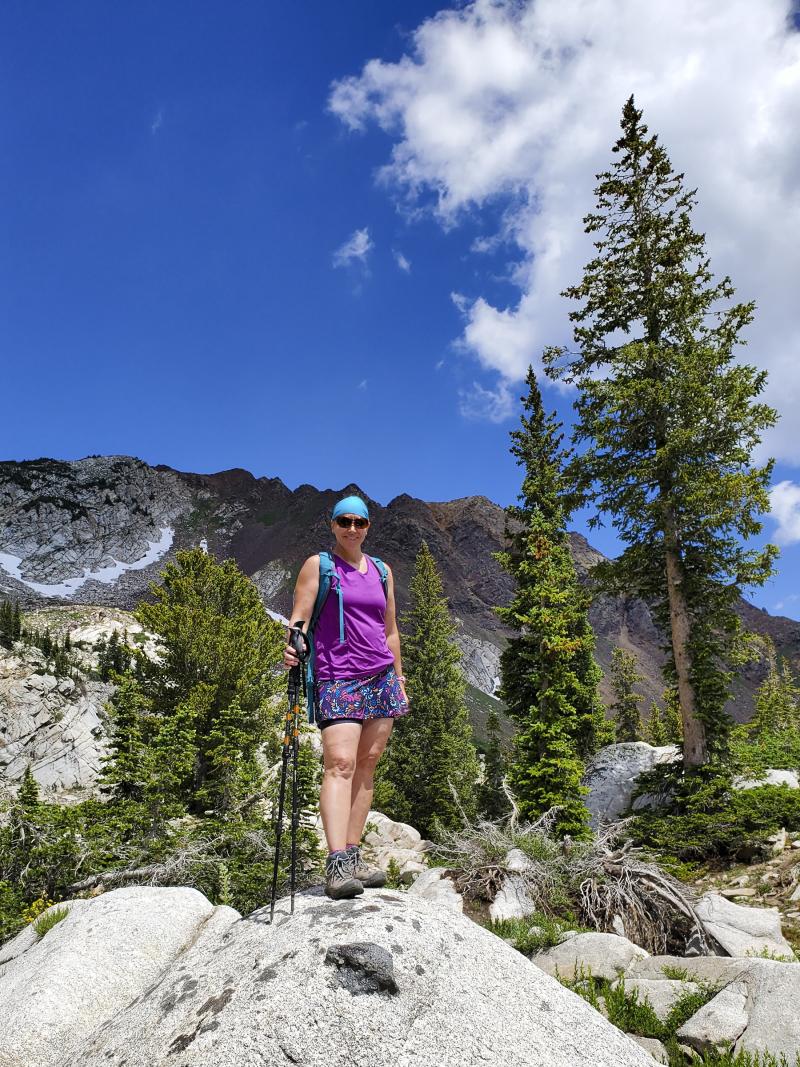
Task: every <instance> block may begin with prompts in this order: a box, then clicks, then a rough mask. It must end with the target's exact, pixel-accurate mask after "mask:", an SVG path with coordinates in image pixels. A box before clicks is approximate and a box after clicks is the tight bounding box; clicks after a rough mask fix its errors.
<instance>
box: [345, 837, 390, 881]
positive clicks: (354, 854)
mask: <svg viewBox="0 0 800 1067" xmlns="http://www.w3.org/2000/svg"><path fill="white" fill-rule="evenodd" d="M347 857H348V859H349V860H350V870H351V871H352V873H353V876H354V877H355V878H357V879H358V880H359V882H361V884H362V885H363V886H364V888H365V889H380V887H381V886H382V885H386V875H385V874H384V873H383V871H380V870H378V868H377V867H369V866H368V865H367V861H366V860H365V859H364V857H363V856H362V855H361V849H360V848H359V847H358V845H348V847H347Z"/></svg>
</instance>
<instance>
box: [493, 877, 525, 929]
mask: <svg viewBox="0 0 800 1067" xmlns="http://www.w3.org/2000/svg"><path fill="white" fill-rule="evenodd" d="M535 911H536V902H535V901H534V900H533V899H532V897H531V895H530V893H529V892H528V887H527V885H526V884H525V880H524V878H522V876H521V875H519V874H507V875H506V876H505V878H504V880H503V884H502V886H501V887H500V889H499V891H498V892H497V894H496V895H495V898H494V900H493V901H492V903H491V905H490V906H489V915H490V916H491V918H492V919H494V920H495V922H504V921H505V920H506V919H524V918H525V917H526V916H528V915H533V914H534V912H535Z"/></svg>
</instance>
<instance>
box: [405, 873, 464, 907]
mask: <svg viewBox="0 0 800 1067" xmlns="http://www.w3.org/2000/svg"><path fill="white" fill-rule="evenodd" d="M408 894H409V896H412V897H420V898H421V899H422V900H426V901H427V902H428V903H429V904H439V905H441V906H442V907H444V908H447V909H448V910H449V911H454V912H455V913H456V914H457V915H461V913H462V912H463V911H464V901H463V900H462V899H461V894H460V893H459V892H458V890H457V889H456V887H455V885H454V884H453V880H452V878H445V876H444V867H431V868H430V870H427V871H424V872H423V873H422V874H421V875H420V876H419V878H417V880H416V881H415V882H414V883H413V884H412V885H411V886H410V887H409V890H408Z"/></svg>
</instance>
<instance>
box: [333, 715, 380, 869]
mask: <svg viewBox="0 0 800 1067" xmlns="http://www.w3.org/2000/svg"><path fill="white" fill-rule="evenodd" d="M393 722H394V720H393V719H368V720H367V721H366V722H365V723H364V725H363V726H362V727H361V738H360V740H359V744H358V751H357V753H356V767H355V772H354V774H353V779H352V787H351V789H352V791H351V800H350V818H349V821H348V823H347V842H348V843H349V844H351V845H357V844H359V842H360V841H361V835H362V833H363V832H364V824H365V823H366V821H367V815H368V814H369V809H370V807H371V806H372V793H373V778H374V776H375V766H376V764H377V762H378V760H379V759H380V758H381V755H382V753H383V750H384V749H385V748H386V742H387V741H388V740H389V734H390V733H391V732H392V723H393ZM327 729H328V730H330V729H331V727H330V726H329V727H328V728H327ZM325 732H326V733H327V730H326V731H325ZM330 847H331V848H332V847H333V846H330ZM337 847H338V846H337ZM341 847H342V848H344V845H342V846H341Z"/></svg>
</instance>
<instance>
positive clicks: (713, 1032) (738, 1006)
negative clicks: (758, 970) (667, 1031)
mask: <svg viewBox="0 0 800 1067" xmlns="http://www.w3.org/2000/svg"><path fill="white" fill-rule="evenodd" d="M747 1021H748V1012H747V986H746V985H744V984H743V983H742V982H732V983H731V984H730V985H729V986H726V987H725V988H724V989H723V990H721V991H720V992H719V993H717V995H716V996H715V997H714V998H713V999H712V1000H709V1001H708V1003H707V1004H704V1005H703V1007H702V1008H700V1010H699V1011H696V1012H695V1013H694V1015H693V1016H692V1017H691V1019H687V1020H686V1022H685V1023H684V1024H683V1026H681V1027H680V1028H679V1029H678V1030H676V1032H675V1036H676V1037H677V1039H678V1040H679V1041H683V1042H685V1043H686V1044H687V1045H689V1046H690V1048H693V1049H696V1050H697V1051H698V1052H708V1051H709V1050H710V1049H712V1048H714V1047H715V1046H717V1045H732V1044H733V1042H734V1041H735V1040H736V1039H737V1037H739V1036H740V1035H741V1034H742V1031H743V1030H744V1028H745V1027H746V1026H747Z"/></svg>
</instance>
